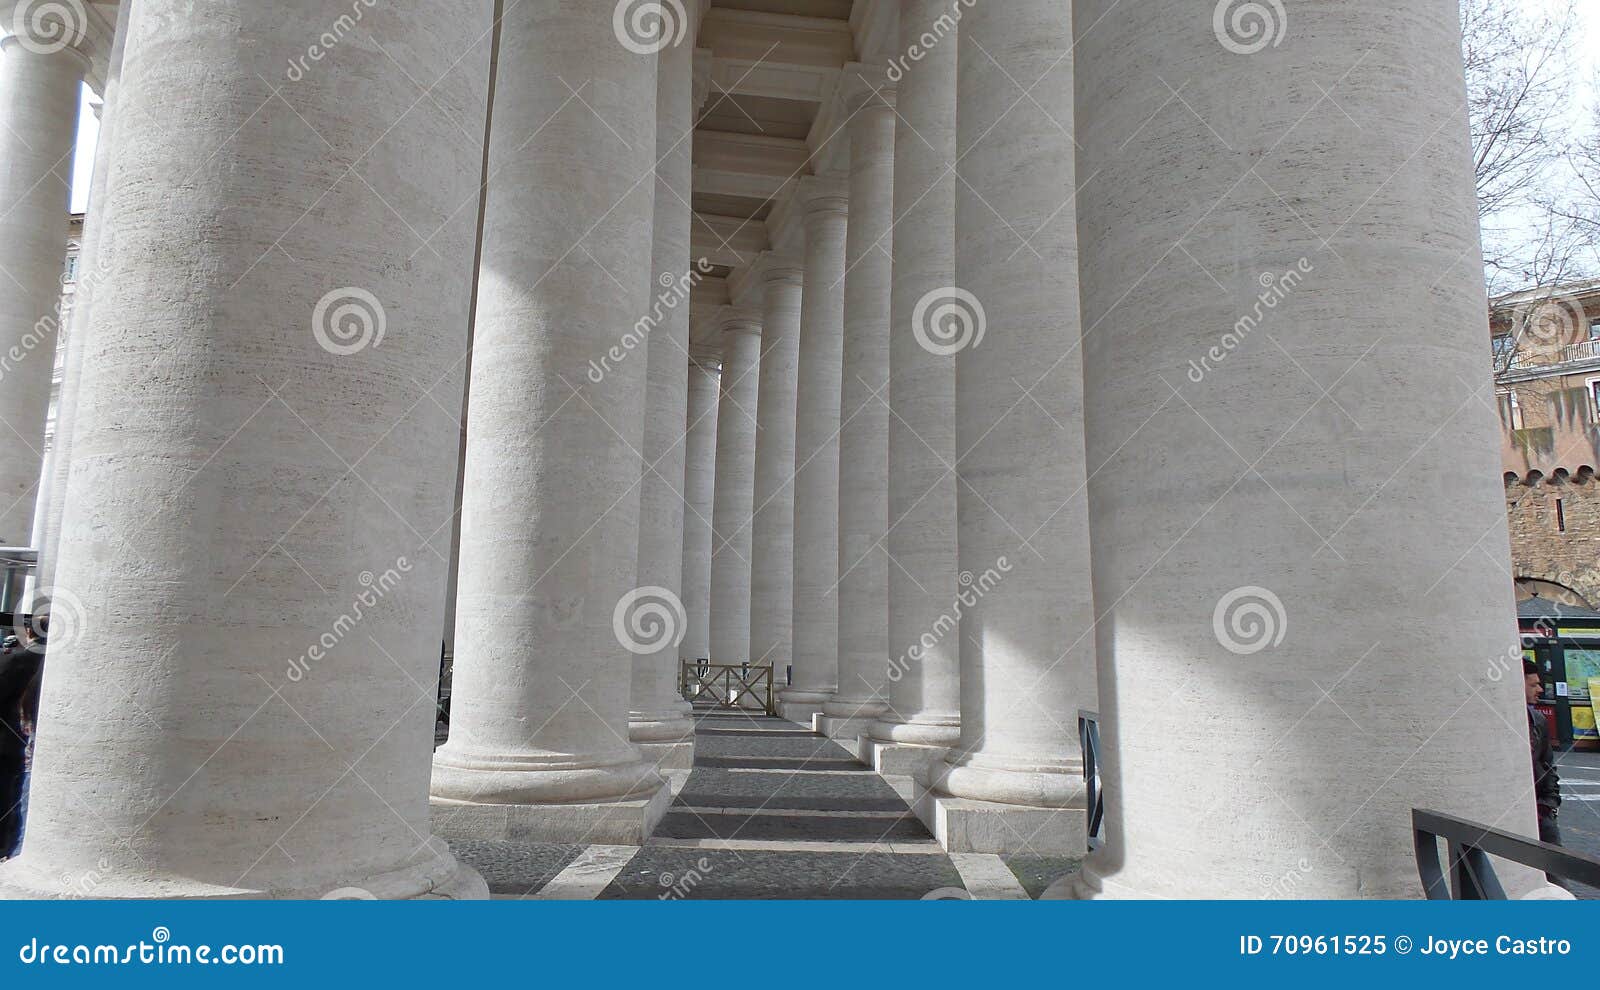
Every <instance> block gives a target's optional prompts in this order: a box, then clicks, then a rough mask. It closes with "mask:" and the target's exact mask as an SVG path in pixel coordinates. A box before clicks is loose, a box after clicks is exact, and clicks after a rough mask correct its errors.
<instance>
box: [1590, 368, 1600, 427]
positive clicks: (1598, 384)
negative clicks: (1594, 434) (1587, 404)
mask: <svg viewBox="0 0 1600 990" xmlns="http://www.w3.org/2000/svg"><path fill="white" fill-rule="evenodd" d="M1589 398H1590V399H1592V400H1593V401H1594V421H1595V422H1596V423H1600V378H1591V379H1589Z"/></svg>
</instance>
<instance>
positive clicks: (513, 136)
mask: <svg viewBox="0 0 1600 990" xmlns="http://www.w3.org/2000/svg"><path fill="white" fill-rule="evenodd" d="M500 33H501V47H500V58H499V77H498V80H497V83H496V89H495V103H494V110H493V112H494V133H493V135H492V136H491V139H490V145H491V147H490V167H489V173H490V175H491V176H492V179H491V181H490V185H489V191H488V196H489V205H488V210H487V220H486V224H485V227H484V232H483V275H482V279H481V284H480V289H479V298H478V316H477V324H476V328H477V329H476V340H475V343H474V348H473V355H472V361H473V364H472V403H471V408H470V409H469V410H468V415H467V476H468V478H469V479H470V482H469V484H468V485H467V488H466V496H465V499H464V501H463V506H462V520H461V566H460V578H459V585H460V590H459V594H458V598H457V606H456V665H455V693H454V700H453V707H452V712H451V725H450V741H449V742H448V743H446V744H445V745H444V746H443V747H442V748H440V750H439V752H438V753H437V754H436V755H435V758H434V772H433V795H434V801H435V805H436V807H435V812H436V814H437V819H436V820H437V822H438V827H439V828H440V829H441V830H447V831H448V832H449V833H450V834H454V835H480V836H482V835H498V836H500V837H507V836H514V837H521V838H537V839H546V840H551V841H591V842H593V841H602V842H621V841H635V842H637V841H642V840H643V836H644V835H647V834H648V833H649V829H650V828H652V827H653V826H654V822H655V821H656V820H657V819H658V816H659V814H660V812H661V811H662V810H663V809H664V801H665V795H666V793H667V792H666V789H665V787H664V785H663V782H662V780H661V778H660V777H659V775H658V774H657V773H656V772H655V770H654V769H653V768H652V767H650V766H649V765H648V764H647V763H645V762H642V761H641V757H640V752H639V750H638V749H637V748H636V747H635V746H633V745H632V744H630V743H629V741H628V737H627V732H628V705H629V685H630V679H631V676H632V670H633V652H637V651H638V650H641V649H649V648H651V647H650V644H651V643H652V642H653V641H655V640H656V639H659V638H667V639H671V638H674V633H673V631H672V622H671V621H661V620H663V619H664V618H668V617H667V616H665V615H664V613H663V611H662V609H663V608H664V607H665V604H666V603H663V602H661V601H659V600H655V599H653V598H652V597H650V596H648V595H647V596H645V597H644V598H635V596H634V595H633V593H634V592H635V591H636V589H637V576H638V569H637V563H638V548H639V482H640V478H641V474H642V470H643V468H642V465H641V464H640V460H639V455H638V450H639V447H640V444H641V443H642V440H643V434H644V427H643V418H644V394H645V368H646V361H647V358H646V355H645V354H644V353H643V352H642V351H641V350H638V349H637V348H636V347H635V348H634V349H630V348H629V346H628V343H627V341H628V340H630V339H633V338H631V337H629V336H628V335H629V334H630V333H631V331H632V330H633V329H634V328H635V327H636V325H637V323H638V322H639V321H640V320H641V319H642V318H643V317H644V316H645V314H646V312H647V310H648V306H649V276H648V275H647V273H648V272H649V271H650V256H651V234H650V231H651V209H652V207H651V204H652V199H653V196H652V192H653V188H652V187H653V183H651V182H650V181H648V179H649V177H650V175H651V174H652V170H653V167H654V162H655V147H656V145H655V140H654V133H655V107H656V99H655V94H656V72H655V65H656V63H655V60H654V59H653V58H651V57H649V56H645V55H639V54H636V53H635V52H633V51H630V50H629V49H628V48H627V47H625V46H624V45H622V44H621V43H620V42H619V40H618V38H617V36H616V35H615V33H614V32H613V29H612V24H611V17H610V13H609V11H601V10H598V9H596V7H595V5H594V4H593V3H590V2H587V0H546V2H541V3H536V4H527V3H524V4H512V5H508V6H507V8H506V11H505V18H504V20H503V21H502V23H501V28H500ZM569 87H570V88H569ZM574 89H577V90H578V92H579V93H580V94H581V96H582V100H578V99H574V98H573V91H574ZM623 135H626V137H627V140H626V141H624V139H623V137H622V136H623ZM616 279H625V280H626V281H625V283H624V284H625V285H626V286H627V288H626V290H623V289H621V288H619V287H618V285H617V282H616V281H615V280H616ZM667 611H670V609H667Z"/></svg>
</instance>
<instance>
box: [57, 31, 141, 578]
mask: <svg viewBox="0 0 1600 990" xmlns="http://www.w3.org/2000/svg"><path fill="white" fill-rule="evenodd" d="M132 10H133V4H132V3H131V2H130V3H125V4H121V5H119V6H118V7H117V27H116V36H115V38H114V40H113V41H112V50H111V57H110V59H109V60H108V62H107V69H106V82H105V92H104V94H102V99H101V110H100V135H99V139H98V143H97V144H96V145H95V155H94V172H93V175H92V177H91V180H90V183H89V210H88V215H87V216H86V217H85V219H84V225H83V240H82V241H81V242H80V244H79V249H78V271H77V278H76V280H75V283H74V285H73V289H72V312H71V314H70V315H69V316H68V318H67V325H66V326H65V327H64V328H63V330H64V331H65V333H66V339H65V340H64V341H63V342H62V343H61V345H60V346H61V347H62V348H63V353H62V362H61V364H62V367H61V390H60V392H59V394H58V395H57V397H56V422H55V436H54V437H53V438H52V439H51V443H50V449H49V450H47V451H45V456H44V466H43V469H42V471H41V474H40V484H39V499H38V502H39V504H38V508H37V509H36V510H35V513H34V533H35V534H36V539H35V540H34V542H33V545H34V547H35V548H36V549H37V550H38V551H39V565H38V567H37V568H36V570H35V575H34V580H35V587H36V588H37V589H39V590H40V591H42V592H44V595H43V596H42V597H46V598H47V597H48V595H49V589H50V587H51V586H52V585H54V584H55V574H56V547H57V546H58V544H59V543H60V542H61V518H62V514H63V513H64V512H65V511H66V506H67V477H68V471H69V470H70V468H71V464H72V431H73V429H74V427H73V423H74V421H75V414H76V411H77V406H78V379H79V377H80V376H81V375H82V368H83V350H84V343H85V338H86V337H88V335H89V313H90V311H91V308H92V304H93V302H94V290H95V288H96V287H97V286H98V285H99V284H100V282H102V281H103V280H105V279H107V278H110V277H111V274H112V271H113V270H114V267H115V264H116V260H115V253H116V238H115V236H114V235H113V234H112V233H111V232H109V231H106V230H105V229H104V228H105V226H106V218H107V217H108V216H109V215H110V207H109V205H108V204H107V203H106V201H105V200H106V189H107V188H108V187H109V185H110V181H111V148H112V145H113V144H115V143H116V121H117V114H116V98H117V77H118V76H119V75H120V74H121V72H122V56H123V51H124V50H125V47H126V44H127V37H128V18H129V15H130V13H131V11H132Z"/></svg>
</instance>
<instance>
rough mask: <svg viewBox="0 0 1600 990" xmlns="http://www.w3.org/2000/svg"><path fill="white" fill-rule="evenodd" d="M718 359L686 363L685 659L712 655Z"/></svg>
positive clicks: (681, 648)
mask: <svg viewBox="0 0 1600 990" xmlns="http://www.w3.org/2000/svg"><path fill="white" fill-rule="evenodd" d="M721 361H722V359H721V358H720V357H718V356H716V354H714V353H697V354H696V355H695V357H694V359H693V360H691V361H690V363H689V433H688V437H687V439H686V440H685V441H684V461H685V465H686V466H685V470H684V482H683V496H684V501H685V503H686V505H685V508H684V516H683V608H684V612H685V613H686V614H687V615H688V616H689V633H688V635H686V636H684V637H683V642H682V643H680V644H678V655H679V656H680V657H681V658H682V659H684V660H708V659H710V657H711V547H712V536H711V522H712V514H713V513H714V512H715V509H714V508H713V503H714V500H715V498H716V477H717V402H718V399H719V390H720V388H721V377H722V375H721V372H720V365H721Z"/></svg>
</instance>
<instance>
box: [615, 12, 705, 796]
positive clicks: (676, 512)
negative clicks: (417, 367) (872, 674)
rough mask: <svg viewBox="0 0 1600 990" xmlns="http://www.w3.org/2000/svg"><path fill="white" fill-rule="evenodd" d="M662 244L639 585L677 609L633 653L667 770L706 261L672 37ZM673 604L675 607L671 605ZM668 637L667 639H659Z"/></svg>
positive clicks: (647, 747)
mask: <svg viewBox="0 0 1600 990" xmlns="http://www.w3.org/2000/svg"><path fill="white" fill-rule="evenodd" d="M656 58H657V67H656V78H657V87H656V144H655V158H656V167H655V168H656V190H655V224H654V246H653V251H652V259H651V266H650V270H651V272H652V274H651V275H650V276H648V280H649V286H650V294H651V296H652V297H653V302H652V305H651V311H650V315H649V320H650V322H651V324H652V325H651V327H650V328H649V337H648V338H647V339H646V342H645V348H646V360H647V362H648V370H647V373H646V379H647V380H646V383H645V388H646V392H645V415H644V447H643V448H642V451H641V452H642V453H643V455H644V475H643V480H642V481H641V483H640V488H639V587H640V588H641V589H650V591H649V594H650V595H652V596H653V597H655V598H657V599H659V600H661V601H662V602H664V603H665V604H666V605H667V606H669V607H668V609H667V614H668V617H669V618H670V625H671V627H672V628H671V629H670V630H669V635H667V636H663V637H654V638H653V639H652V642H651V643H649V644H648V645H649V646H651V647H653V648H652V649H649V650H645V651H641V652H639V653H636V654H635V655H634V657H633V689H632V700H631V701H630V709H629V712H628V738H629V739H631V740H632V741H633V742H635V743H637V744H638V745H639V747H640V748H641V749H642V750H643V751H644V754H645V756H646V758H648V759H649V760H650V761H651V762H652V763H654V764H655V765H656V766H657V767H658V768H661V769H666V770H687V769H689V768H690V767H691V766H692V765H693V763H694V722H693V721H691V720H690V719H689V717H688V713H689V705H688V703H687V702H685V701H684V700H683V698H682V696H680V695H679V694H678V646H679V643H680V642H681V640H682V638H683V637H684V636H686V635H688V631H689V630H688V628H687V626H688V616H687V612H686V611H684V606H683V600H682V597H681V593H682V591H683V536H684V498H685V497H686V496H685V494H684V489H683V486H684V431H685V428H686V425H687V423H688V418H687V416H688V404H689V396H688V390H689V293H690V286H691V283H692V281H693V279H694V278H696V277H698V275H699V272H698V269H695V270H693V271H691V267H690V260H689V196H690V194H691V193H690V185H691V183H692V172H693V166H692V165H691V163H690V161H689V153H690V151H691V150H692V148H693V144H694V142H693V140H692V139H691V137H690V133H691V132H692V130H693V128H694V107H693V106H692V103H691V100H692V99H693V86H694V49H693V48H692V47H691V46H689V45H687V44H682V45H670V46H668V47H666V48H663V49H662V50H661V52H660V53H659V54H658V55H657V56H656ZM673 604H676V605H677V608H676V609H673V608H671V607H670V606H672V605H673ZM657 639H659V642H657V641H656V640H657Z"/></svg>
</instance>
